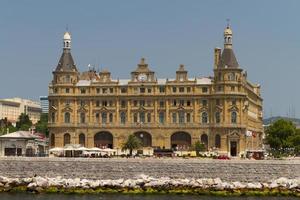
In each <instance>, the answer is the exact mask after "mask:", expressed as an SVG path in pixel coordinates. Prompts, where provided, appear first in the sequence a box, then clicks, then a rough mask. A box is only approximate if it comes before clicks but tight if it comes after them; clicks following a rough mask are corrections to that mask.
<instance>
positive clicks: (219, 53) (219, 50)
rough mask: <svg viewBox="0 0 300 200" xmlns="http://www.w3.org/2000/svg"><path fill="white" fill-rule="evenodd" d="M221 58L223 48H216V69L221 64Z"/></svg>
mask: <svg viewBox="0 0 300 200" xmlns="http://www.w3.org/2000/svg"><path fill="white" fill-rule="evenodd" d="M220 59H221V48H218V47H216V48H215V62H214V69H217V67H218V65H219V64H220Z"/></svg>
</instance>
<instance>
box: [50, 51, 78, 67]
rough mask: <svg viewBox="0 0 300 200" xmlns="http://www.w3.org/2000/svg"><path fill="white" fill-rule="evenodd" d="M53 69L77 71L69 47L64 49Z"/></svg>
mask: <svg viewBox="0 0 300 200" xmlns="http://www.w3.org/2000/svg"><path fill="white" fill-rule="evenodd" d="M55 71H68V72H70V71H71V72H73V71H77V68H76V65H75V63H74V60H73V57H72V54H71V51H70V50H69V49H64V51H63V53H62V55H61V57H60V59H59V62H58V64H57V67H56V69H55Z"/></svg>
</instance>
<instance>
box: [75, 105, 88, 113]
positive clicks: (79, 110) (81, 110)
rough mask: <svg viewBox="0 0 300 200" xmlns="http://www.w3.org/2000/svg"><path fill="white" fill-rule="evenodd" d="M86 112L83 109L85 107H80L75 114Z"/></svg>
mask: <svg viewBox="0 0 300 200" xmlns="http://www.w3.org/2000/svg"><path fill="white" fill-rule="evenodd" d="M87 111H88V110H87V109H86V108H85V107H83V106H81V107H80V108H79V109H78V110H77V112H87Z"/></svg>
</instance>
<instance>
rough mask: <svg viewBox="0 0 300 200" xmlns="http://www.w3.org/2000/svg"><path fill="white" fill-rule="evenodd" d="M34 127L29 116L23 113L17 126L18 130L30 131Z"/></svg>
mask: <svg viewBox="0 0 300 200" xmlns="http://www.w3.org/2000/svg"><path fill="white" fill-rule="evenodd" d="M31 126H32V121H31V120H30V119H29V116H28V115H27V114H25V113H21V115H20V116H19V119H18V121H17V124H16V128H17V129H18V130H23V131H28V130H29V128H30V127H31Z"/></svg>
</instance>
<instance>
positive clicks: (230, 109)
mask: <svg viewBox="0 0 300 200" xmlns="http://www.w3.org/2000/svg"><path fill="white" fill-rule="evenodd" d="M228 110H229V111H231V112H232V111H236V112H239V108H238V107H237V106H236V105H233V106H231V107H230V108H229V109H228Z"/></svg>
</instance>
